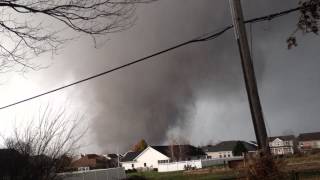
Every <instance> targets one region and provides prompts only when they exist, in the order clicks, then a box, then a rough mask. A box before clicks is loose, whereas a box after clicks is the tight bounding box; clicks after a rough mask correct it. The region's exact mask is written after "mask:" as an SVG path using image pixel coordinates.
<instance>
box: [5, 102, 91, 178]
mask: <svg viewBox="0 0 320 180" xmlns="http://www.w3.org/2000/svg"><path fill="white" fill-rule="evenodd" d="M80 121H82V118H81V117H79V116H72V117H68V116H67V115H66V114H65V110H64V109H61V110H58V111H53V110H52V108H50V107H49V106H47V107H45V108H43V109H41V110H40V112H39V115H38V118H37V119H36V120H33V121H32V122H31V123H29V124H28V125H27V126H26V127H25V128H22V127H16V128H15V129H14V132H13V136H12V137H10V138H7V139H6V141H5V145H6V147H7V148H8V149H13V150H15V151H17V152H19V154H20V155H21V156H22V157H23V158H22V159H24V161H20V162H19V163H20V166H19V167H22V169H21V171H19V173H20V174H19V176H20V177H23V178H22V179H24V180H55V179H57V178H58V177H57V175H56V172H59V171H61V170H62V169H63V168H65V167H66V166H68V165H69V163H71V161H70V158H69V157H71V156H72V155H73V153H74V152H75V150H76V149H77V148H78V147H79V140H80V139H81V137H82V136H83V135H84V132H85V131H83V130H81V131H80V129H81V128H80V127H79V123H80Z"/></svg>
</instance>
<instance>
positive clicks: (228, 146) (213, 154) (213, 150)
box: [202, 141, 257, 159]
mask: <svg viewBox="0 0 320 180" xmlns="http://www.w3.org/2000/svg"><path fill="white" fill-rule="evenodd" d="M239 142H241V143H242V144H243V145H244V147H245V148H246V150H247V151H248V152H249V153H251V152H255V151H256V150H257V145H256V144H254V143H251V142H246V141H222V142H220V143H218V144H216V145H208V146H205V147H202V150H203V151H204V152H205V153H206V154H207V156H208V158H212V159H228V158H234V157H242V156H235V155H234V154H233V153H232V151H233V150H234V148H235V147H236V145H237V143H239Z"/></svg>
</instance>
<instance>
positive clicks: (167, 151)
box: [151, 145, 206, 157]
mask: <svg viewBox="0 0 320 180" xmlns="http://www.w3.org/2000/svg"><path fill="white" fill-rule="evenodd" d="M151 147H152V148H153V149H155V150H157V151H159V152H160V153H162V154H164V155H166V156H168V157H171V156H172V151H173V152H179V151H183V153H184V154H185V155H186V156H204V155H206V154H205V153H204V152H203V151H202V149H200V148H196V147H194V146H191V145H170V146H151Z"/></svg>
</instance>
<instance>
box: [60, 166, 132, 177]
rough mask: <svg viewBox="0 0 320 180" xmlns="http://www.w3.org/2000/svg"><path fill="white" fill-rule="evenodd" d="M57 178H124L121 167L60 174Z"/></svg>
mask: <svg viewBox="0 0 320 180" xmlns="http://www.w3.org/2000/svg"><path fill="white" fill-rule="evenodd" d="M59 176H60V177H61V178H62V179H63V180H118V179H125V178H126V174H125V171H124V168H122V167H120V168H110V169H97V170H90V171H79V172H78V171H76V172H70V173H60V174H59Z"/></svg>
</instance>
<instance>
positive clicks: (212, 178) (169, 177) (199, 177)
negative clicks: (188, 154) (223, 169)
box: [128, 171, 234, 180]
mask: <svg viewBox="0 0 320 180" xmlns="http://www.w3.org/2000/svg"><path fill="white" fill-rule="evenodd" d="M134 175H136V176H142V177H145V178H147V179H150V180H193V179H195V180H218V179H229V178H232V177H234V175H233V174H231V175H228V174H209V173H208V174H194V175H189V174H188V175H187V174H183V172H182V171H178V172H165V173H159V172H138V173H131V174H128V176H129V177H130V176H134Z"/></svg>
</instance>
